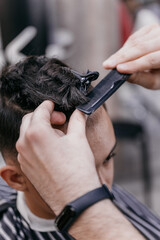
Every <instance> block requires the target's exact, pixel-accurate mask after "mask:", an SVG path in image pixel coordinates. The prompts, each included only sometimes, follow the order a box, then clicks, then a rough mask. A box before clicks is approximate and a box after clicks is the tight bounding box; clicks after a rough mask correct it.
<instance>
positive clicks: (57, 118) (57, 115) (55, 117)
mask: <svg viewBox="0 0 160 240" xmlns="http://www.w3.org/2000/svg"><path fill="white" fill-rule="evenodd" d="M65 122H66V116H65V114H64V113H62V112H56V111H53V113H52V115H51V124H55V125H63V124H64V123H65Z"/></svg>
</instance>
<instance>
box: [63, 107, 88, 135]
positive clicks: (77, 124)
mask: <svg viewBox="0 0 160 240" xmlns="http://www.w3.org/2000/svg"><path fill="white" fill-rule="evenodd" d="M86 120H87V116H86V115H85V114H84V113H82V112H80V111H79V110H77V109H76V110H75V111H74V112H73V114H72V115H71V118H70V120H69V124H68V130H67V134H71V133H76V134H78V135H79V136H80V135H85V133H86Z"/></svg>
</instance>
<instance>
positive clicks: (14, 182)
mask: <svg viewBox="0 0 160 240" xmlns="http://www.w3.org/2000/svg"><path fill="white" fill-rule="evenodd" d="M0 176H1V177H2V178H3V179H4V181H5V182H6V183H7V184H8V185H9V186H10V187H12V188H14V189H16V190H18V191H26V190H27V185H26V181H25V177H24V175H23V174H22V172H21V170H20V169H18V167H16V166H8V165H6V166H5V167H3V168H1V169H0Z"/></svg>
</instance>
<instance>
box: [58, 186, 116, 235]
mask: <svg viewBox="0 0 160 240" xmlns="http://www.w3.org/2000/svg"><path fill="white" fill-rule="evenodd" d="M104 199H110V200H113V199H114V196H113V194H112V192H110V191H109V189H108V188H107V186H106V185H105V184H103V185H102V186H101V187H99V188H96V189H94V190H92V191H90V192H88V193H86V194H84V195H83V196H81V197H79V198H77V199H76V200H74V201H72V202H70V203H69V204H67V205H66V207H65V208H64V209H63V210H62V211H61V213H60V214H59V215H58V216H57V217H56V220H55V224H56V225H57V228H58V229H59V230H60V231H67V230H68V229H69V228H70V226H71V225H72V224H73V222H75V220H76V219H77V218H78V216H79V215H80V214H81V213H82V212H83V211H84V210H85V209H87V208H89V207H90V206H92V205H93V204H95V203H97V202H99V201H101V200H104Z"/></svg>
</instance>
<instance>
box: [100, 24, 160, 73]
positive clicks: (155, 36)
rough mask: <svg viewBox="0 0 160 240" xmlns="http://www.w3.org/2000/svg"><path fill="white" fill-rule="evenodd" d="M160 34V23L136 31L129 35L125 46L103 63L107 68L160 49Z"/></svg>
mask: <svg viewBox="0 0 160 240" xmlns="http://www.w3.org/2000/svg"><path fill="white" fill-rule="evenodd" d="M157 26H158V27H157ZM145 34H146V35H145ZM159 35H160V27H159V25H156V27H155V25H152V26H150V27H148V28H145V29H142V30H140V31H138V32H136V33H135V34H133V35H132V36H131V37H129V39H128V40H127V41H126V43H125V44H124V46H123V47H122V48H121V49H120V50H119V51H117V52H116V53H115V54H113V55H112V56H111V57H109V58H108V59H107V60H106V61H105V62H104V63H103V66H104V67H105V68H114V67H116V65H117V64H120V63H123V62H127V61H131V60H134V59H137V58H139V57H141V56H143V55H146V54H148V53H151V52H154V51H157V50H159V49H160V37H159ZM140 36H141V37H140Z"/></svg>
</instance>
